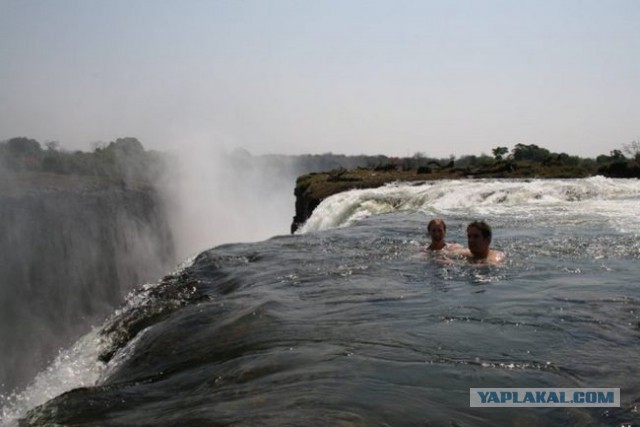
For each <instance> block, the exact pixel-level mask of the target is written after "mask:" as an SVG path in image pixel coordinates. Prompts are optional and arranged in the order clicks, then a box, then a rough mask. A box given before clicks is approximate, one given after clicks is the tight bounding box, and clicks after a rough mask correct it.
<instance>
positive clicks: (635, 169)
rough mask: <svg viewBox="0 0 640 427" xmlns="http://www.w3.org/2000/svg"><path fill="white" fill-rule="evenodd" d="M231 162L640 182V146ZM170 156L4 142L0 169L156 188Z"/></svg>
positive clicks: (234, 160) (235, 156)
mask: <svg viewBox="0 0 640 427" xmlns="http://www.w3.org/2000/svg"><path fill="white" fill-rule="evenodd" d="M227 160H228V161H229V162H231V164H233V165H234V166H236V167H237V168H238V169H240V170H241V169H242V168H250V167H253V166H256V165H260V166H264V165H268V166H270V167H276V168H278V167H282V168H284V167H287V168H289V169H290V170H291V169H292V170H293V171H294V172H295V173H297V174H306V173H311V172H326V171H332V170H334V171H338V172H337V173H339V171H340V170H344V169H347V170H349V169H357V168H365V169H372V170H378V171H416V172H417V173H418V174H429V173H432V172H436V171H445V170H458V171H465V173H467V174H468V175H473V174H474V173H480V172H487V171H488V172H492V171H494V172H496V171H497V172H500V171H503V172H514V171H517V170H522V169H527V170H528V171H530V173H531V174H534V175H536V176H545V171H549V170H553V173H554V174H556V175H557V174H559V173H560V175H562V173H563V171H564V174H565V175H566V176H590V175H595V174H601V175H605V176H611V177H640V142H638V141H633V142H631V143H629V144H625V145H624V146H623V147H622V148H621V149H617V150H613V151H611V152H610V153H609V154H608V155H604V154H603V155H600V156H597V158H596V159H591V158H582V157H578V156H572V155H569V154H567V153H554V152H551V151H549V150H548V149H546V148H543V147H539V146H538V145H535V144H516V145H515V146H514V147H513V148H512V149H511V150H509V148H508V147H505V146H497V147H494V148H493V149H492V156H489V155H486V154H481V155H479V156H476V155H465V156H461V157H459V158H455V157H454V156H450V157H448V158H435V157H429V156H426V155H425V154H424V153H415V154H414V155H413V156H411V157H388V156H384V155H377V156H366V155H357V156H346V155H341V154H333V153H325V154H306V155H300V156H288V155H265V156H255V157H254V156H251V154H249V153H248V152H247V151H246V150H236V151H235V152H233V153H232V154H231V155H229V156H228V158H227ZM167 161H168V156H167V155H166V154H163V153H160V152H155V151H145V149H144V147H143V146H142V144H141V143H140V141H138V139H136V138H132V137H126V138H119V139H116V140H115V141H113V142H110V143H108V144H101V145H100V146H97V147H96V148H95V150H94V151H93V152H83V151H73V152H69V151H66V150H64V149H63V148H61V146H60V144H59V143H57V142H47V143H45V147H44V148H43V147H42V146H41V144H40V143H39V142H38V141H36V140H34V139H30V138H26V137H17V138H11V139H9V140H6V141H3V142H0V166H4V167H5V168H6V169H8V170H11V171H16V172H19V171H40V172H49V173H56V174H75V175H91V176H99V177H106V178H113V179H121V180H126V181H131V180H134V181H142V182H153V181H155V180H156V179H158V178H159V177H160V176H161V174H162V173H163V171H164V170H165V168H166V165H167Z"/></svg>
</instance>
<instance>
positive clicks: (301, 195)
mask: <svg viewBox="0 0 640 427" xmlns="http://www.w3.org/2000/svg"><path fill="white" fill-rule="evenodd" d="M293 193H294V195H295V196H296V214H295V216H294V217H293V222H292V223H291V234H293V233H295V232H296V230H297V229H298V228H300V227H302V225H303V224H304V223H305V221H307V220H308V219H309V217H310V216H311V214H312V213H313V210H314V209H315V208H317V207H318V205H319V204H320V202H321V201H322V199H320V198H318V197H315V196H314V195H313V194H312V193H311V192H310V191H309V187H308V186H304V185H298V186H296V188H295V190H294V192H293Z"/></svg>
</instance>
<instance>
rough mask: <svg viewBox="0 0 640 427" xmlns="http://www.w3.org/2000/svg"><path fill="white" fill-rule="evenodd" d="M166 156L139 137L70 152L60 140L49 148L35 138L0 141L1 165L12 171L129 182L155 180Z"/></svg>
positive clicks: (49, 144) (50, 143)
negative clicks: (85, 150)
mask: <svg viewBox="0 0 640 427" xmlns="http://www.w3.org/2000/svg"><path fill="white" fill-rule="evenodd" d="M164 164H165V163H164V161H163V158H162V155H161V154H160V153H157V152H153V151H145V149H144V147H143V146H142V144H141V143H140V141H138V140H137V139H136V138H119V139H117V140H115V141H113V142H111V143H109V144H105V145H103V146H99V147H96V149H95V150H94V151H93V152H83V151H73V152H69V151H66V150H64V149H62V148H61V147H60V144H58V143H57V142H48V143H46V144H45V148H44V149H43V148H42V146H41V145H40V143H39V142H38V141H36V140H35V139H30V138H26V137H18V138H11V139H9V140H7V141H4V142H0V166H4V168H6V169H8V170H9V171H12V172H26V171H36V172H50V173H55V174H64V175H89V176H98V177H105V178H112V179H118V180H125V181H141V182H152V181H154V180H155V179H157V178H158V177H159V176H160V174H161V173H162V171H163V168H164Z"/></svg>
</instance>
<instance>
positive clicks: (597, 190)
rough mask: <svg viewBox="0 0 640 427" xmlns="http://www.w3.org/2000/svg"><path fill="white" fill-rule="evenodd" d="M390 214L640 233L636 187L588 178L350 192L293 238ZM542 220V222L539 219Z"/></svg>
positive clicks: (324, 206) (332, 200)
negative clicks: (598, 226)
mask: <svg viewBox="0 0 640 427" xmlns="http://www.w3.org/2000/svg"><path fill="white" fill-rule="evenodd" d="M392 212H425V213H426V214H427V215H447V214H456V213H460V212H464V213H465V214H466V215H468V216H476V217H479V218H482V217H490V216H496V215H498V216H499V215H505V214H506V215H512V216H516V217H521V218H523V219H526V218H537V219H539V218H538V217H539V214H543V213H547V214H552V215H554V216H555V217H556V218H555V219H554V222H558V221H559V220H560V222H562V221H561V218H558V217H562V216H563V215H568V216H570V217H571V218H572V219H575V218H576V216H581V215H585V216H588V217H589V218H591V220H592V221H593V220H594V218H597V216H598V215H599V212H606V215H605V216H603V217H602V219H603V221H605V222H607V223H608V225H610V226H612V227H614V228H615V229H616V230H618V231H625V232H640V224H639V223H638V221H637V220H636V217H637V212H640V181H638V180H630V179H611V178H604V177H600V176H598V177H592V178H585V179H553V180H548V179H544V180H543V179H523V180H495V179H493V180H447V181H431V182H425V183H424V184H421V185H415V184H411V183H394V184H389V185H387V186H384V187H380V188H375V189H367V190H351V191H347V192H343V193H338V194H335V195H333V196H331V197H328V198H327V199H325V200H324V201H323V202H322V203H320V205H319V206H318V207H317V208H316V209H315V210H314V212H313V215H312V216H311V218H309V220H307V222H306V223H305V224H304V226H303V227H301V228H300V230H299V233H307V232H311V231H319V230H326V229H331V228H337V227H347V226H349V225H351V224H353V223H354V222H355V221H358V220H359V219H362V218H365V217H368V216H372V215H379V214H385V213H392ZM542 220H543V219H542Z"/></svg>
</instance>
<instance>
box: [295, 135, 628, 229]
mask: <svg viewBox="0 0 640 427" xmlns="http://www.w3.org/2000/svg"><path fill="white" fill-rule="evenodd" d="M492 153H493V156H488V155H481V156H463V157H461V158H460V159H455V158H454V157H451V158H449V159H432V158H428V157H425V156H423V155H421V154H416V155H414V156H413V157H411V158H387V157H384V156H378V157H376V158H375V159H376V161H377V163H376V164H371V165H370V166H367V167H358V168H356V169H349V170H347V169H343V168H338V169H334V170H332V171H329V172H323V173H310V174H306V175H302V176H300V177H299V178H298V179H297V181H296V187H295V190H294V195H295V197H296V206H295V210H296V212H295V216H294V218H293V222H292V224H291V232H292V233H294V232H295V231H296V230H297V229H298V228H299V227H300V226H302V224H304V222H305V221H306V220H307V219H308V218H309V217H310V216H311V214H312V213H313V210H314V209H315V208H316V207H317V206H318V205H319V204H320V202H321V201H322V200H324V199H325V198H327V197H329V196H331V195H333V194H336V193H340V192H342V191H347V190H353V189H365V188H375V187H379V186H382V185H385V184H388V183H391V182H413V181H430V180H439V179H465V178H468V179H473V178H511V179H516V178H585V177H589V176H595V175H602V176H606V177H612V178H640V143H639V142H637V141H634V142H631V143H630V144H627V145H625V146H624V147H623V149H622V150H613V151H611V152H610V153H609V154H608V155H600V156H598V157H597V158H596V159H591V158H581V157H578V156H571V155H568V154H566V153H553V152H551V151H549V150H547V149H546V148H542V147H539V146H537V145H535V144H531V145H526V144H517V145H516V146H515V147H514V148H513V149H512V150H511V151H509V149H508V148H507V147H496V148H494V149H493V150H492Z"/></svg>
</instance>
